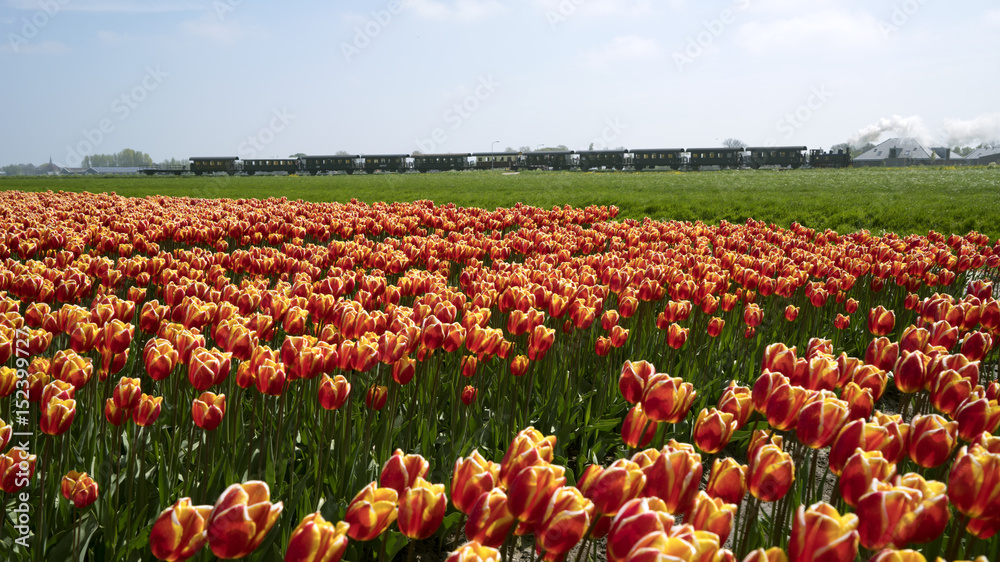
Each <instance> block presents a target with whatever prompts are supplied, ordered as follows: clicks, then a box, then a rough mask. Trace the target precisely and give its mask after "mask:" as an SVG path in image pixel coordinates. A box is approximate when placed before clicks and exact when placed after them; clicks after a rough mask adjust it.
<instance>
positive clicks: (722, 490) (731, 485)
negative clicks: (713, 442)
mask: <svg viewBox="0 0 1000 562" xmlns="http://www.w3.org/2000/svg"><path fill="white" fill-rule="evenodd" d="M746 473H747V467H746V465H740V463H738V462H736V460H735V459H733V458H731V457H725V458H723V459H715V460H714V461H712V472H711V473H710V474H709V477H708V484H706V486H705V492H706V493H707V494H708V496H709V497H712V498H718V499H721V500H722V501H723V502H725V503H727V504H735V505H739V504H740V503H741V502H742V501H743V496H745V495H746V493H747V481H746Z"/></svg>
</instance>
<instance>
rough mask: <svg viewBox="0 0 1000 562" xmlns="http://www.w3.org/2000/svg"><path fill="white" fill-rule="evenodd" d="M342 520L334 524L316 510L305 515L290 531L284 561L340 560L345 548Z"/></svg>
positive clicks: (344, 530) (316, 561) (344, 526)
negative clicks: (290, 534) (290, 535)
mask: <svg viewBox="0 0 1000 562" xmlns="http://www.w3.org/2000/svg"><path fill="white" fill-rule="evenodd" d="M349 527H350V526H349V525H348V524H347V523H344V522H343V521H341V522H339V523H337V524H336V525H334V524H333V523H330V522H329V521H326V520H325V519H323V516H322V515H320V513H319V512H318V511H317V512H316V513H310V514H309V515H306V516H305V517H304V518H303V519H302V521H301V522H299V526H298V527H296V528H295V530H294V531H292V537H291V538H290V539H289V540H288V549H287V550H286V551H285V562H340V559H341V558H343V556H344V552H345V551H346V550H347V530H348V528H349Z"/></svg>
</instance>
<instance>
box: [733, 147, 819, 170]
mask: <svg viewBox="0 0 1000 562" xmlns="http://www.w3.org/2000/svg"><path fill="white" fill-rule="evenodd" d="M806 150H807V148H806V147H804V146H752V147H749V148H747V149H746V152H747V156H746V160H745V163H746V165H747V166H750V167H751V168H753V169H754V170H757V169H760V168H762V167H765V166H778V167H780V168H793V169H795V168H799V167H801V166H803V165H805V163H806Z"/></svg>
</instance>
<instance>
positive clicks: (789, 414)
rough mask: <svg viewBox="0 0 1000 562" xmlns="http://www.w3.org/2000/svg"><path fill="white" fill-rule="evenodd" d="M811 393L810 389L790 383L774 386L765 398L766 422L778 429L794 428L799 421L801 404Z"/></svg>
mask: <svg viewBox="0 0 1000 562" xmlns="http://www.w3.org/2000/svg"><path fill="white" fill-rule="evenodd" d="M812 394H813V392H812V391H809V390H806V389H805V388H802V387H801V386H793V385H791V384H782V385H780V386H778V387H776V388H775V389H774V391H773V392H772V393H771V396H770V397H769V398H768V399H767V406H765V412H764V414H765V415H766V416H767V423H769V424H771V427H773V428H774V429H777V430H779V431H788V430H789V429H795V427H796V426H797V425H798V423H799V416H800V415H801V413H802V410H803V406H804V405H805V404H806V401H807V400H809V399H810V398H811V395H812Z"/></svg>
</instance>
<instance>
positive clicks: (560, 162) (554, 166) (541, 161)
mask: <svg viewBox="0 0 1000 562" xmlns="http://www.w3.org/2000/svg"><path fill="white" fill-rule="evenodd" d="M575 154H576V152H574V151H572V150H540V151H538V152H527V153H525V154H524V155H522V156H521V161H522V165H523V166H524V167H525V168H528V169H529V170H568V169H570V168H572V167H573V166H574V162H573V155H575Z"/></svg>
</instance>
